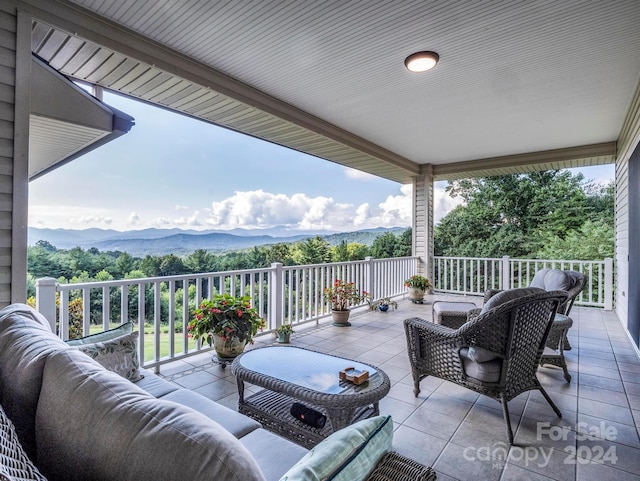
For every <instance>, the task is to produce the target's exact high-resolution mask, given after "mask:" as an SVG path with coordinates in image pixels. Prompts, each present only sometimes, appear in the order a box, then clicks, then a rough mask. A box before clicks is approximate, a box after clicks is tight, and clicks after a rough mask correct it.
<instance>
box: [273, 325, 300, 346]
mask: <svg viewBox="0 0 640 481" xmlns="http://www.w3.org/2000/svg"><path fill="white" fill-rule="evenodd" d="M294 332H296V331H294V330H293V327H291V324H282V325H281V326H280V327H279V328H277V329H276V337H277V339H278V342H279V343H281V344H289V342H291V334H293V333H294Z"/></svg>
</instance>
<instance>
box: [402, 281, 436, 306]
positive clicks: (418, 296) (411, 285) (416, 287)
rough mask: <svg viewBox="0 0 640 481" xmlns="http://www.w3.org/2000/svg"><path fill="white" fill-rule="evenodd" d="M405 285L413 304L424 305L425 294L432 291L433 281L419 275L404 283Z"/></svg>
mask: <svg viewBox="0 0 640 481" xmlns="http://www.w3.org/2000/svg"><path fill="white" fill-rule="evenodd" d="M404 285H405V286H406V287H407V288H408V294H409V299H411V300H412V301H413V302H420V303H422V300H423V298H424V295H425V293H426V292H427V291H428V290H430V289H431V281H429V279H427V278H426V277H424V276H420V275H417V274H416V275H415V276H411V277H409V279H407V280H406V281H404Z"/></svg>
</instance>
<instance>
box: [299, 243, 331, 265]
mask: <svg viewBox="0 0 640 481" xmlns="http://www.w3.org/2000/svg"><path fill="white" fill-rule="evenodd" d="M296 247H297V255H296V256H295V257H294V259H295V262H296V264H298V265H305V264H323V263H325V262H329V261H330V259H331V253H330V251H329V243H328V242H327V241H326V240H325V239H323V238H322V237H320V236H316V237H313V238H311V239H306V240H304V241H302V242H299V243H298V244H297V245H296Z"/></svg>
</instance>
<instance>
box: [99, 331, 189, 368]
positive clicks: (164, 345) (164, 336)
mask: <svg viewBox="0 0 640 481" xmlns="http://www.w3.org/2000/svg"><path fill="white" fill-rule="evenodd" d="M119 325H120V324H112V325H111V326H109V328H110V329H113V328H115V327H118V326H119ZM136 327H137V326H136ZM162 330H163V331H166V330H167V329H166V328H163V329H162ZM102 331H103V329H102V326H101V325H92V326H91V330H90V332H91V334H97V333H99V332H102ZM153 333H154V330H153V328H152V327H148V326H147V327H145V329H144V360H145V361H150V360H152V359H153V358H154V357H155V339H154V335H153ZM173 336H174V337H173V339H174V343H175V351H176V352H182V333H181V332H176V333H174V335H173ZM195 345H196V342H195V341H194V340H193V339H189V348H190V349H192V348H195ZM168 355H169V333H167V332H162V333H161V334H160V357H165V356H168Z"/></svg>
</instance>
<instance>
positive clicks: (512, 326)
mask: <svg viewBox="0 0 640 481" xmlns="http://www.w3.org/2000/svg"><path fill="white" fill-rule="evenodd" d="M519 290H522V291H525V290H526V289H519ZM566 300H567V292H566V291H540V292H537V293H534V294H527V295H523V296H522V297H519V298H517V299H513V300H509V301H507V302H505V303H504V304H501V305H498V306H496V307H494V308H492V309H489V310H488V311H486V312H485V313H483V314H480V315H479V316H478V317H476V318H475V319H474V320H472V321H470V322H468V323H467V324H465V325H464V326H463V327H461V328H460V329H459V330H458V332H459V333H460V334H462V335H463V336H464V338H465V340H466V341H467V342H468V344H469V345H479V346H482V347H483V348H484V349H488V350H489V351H492V352H494V353H496V354H498V355H499V356H500V357H501V358H502V359H503V363H502V372H501V376H500V381H499V382H498V383H497V385H494V386H493V387H492V389H495V390H497V391H503V392H504V393H505V395H506V397H507V399H511V398H513V397H515V396H517V395H518V394H520V393H521V392H524V391H526V390H528V389H531V386H533V385H537V383H538V381H537V378H536V372H537V369H538V364H539V363H540V358H541V356H542V353H543V351H544V345H545V342H546V339H547V336H548V335H549V330H550V329H551V323H552V322H553V317H554V316H555V313H556V310H557V308H558V306H559V305H560V304H561V303H563V302H566Z"/></svg>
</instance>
